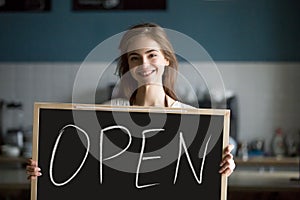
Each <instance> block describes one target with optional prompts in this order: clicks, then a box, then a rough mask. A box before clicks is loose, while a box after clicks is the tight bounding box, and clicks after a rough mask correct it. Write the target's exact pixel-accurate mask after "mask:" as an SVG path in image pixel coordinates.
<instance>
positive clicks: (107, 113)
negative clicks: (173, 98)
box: [31, 103, 230, 200]
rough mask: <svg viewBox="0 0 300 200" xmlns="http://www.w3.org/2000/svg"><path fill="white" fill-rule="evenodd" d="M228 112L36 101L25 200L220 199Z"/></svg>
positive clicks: (223, 194) (224, 186)
mask: <svg viewBox="0 0 300 200" xmlns="http://www.w3.org/2000/svg"><path fill="white" fill-rule="evenodd" d="M229 113H230V112H229V110H221V109H220V110H216V109H184V110H182V109H175V108H145V107H109V106H104V105H87V104H53V103H36V104H35V110H34V135H33V159H35V160H37V161H38V165H39V166H40V168H41V169H42V174H43V175H42V176H41V177H39V178H38V179H37V180H32V184H31V200H36V199H37V200H47V199H49V200H50V199H51V200H53V199H56V200H58V199H63V200H66V199H72V200H77V199H78V200H79V199H80V200H82V199H85V198H88V199H120V198H122V199H152V200H153V199H161V198H162V197H167V198H168V199H183V198H188V199H190V198H198V197H199V199H209V200H213V199H222V200H224V199H226V196H227V178H226V176H225V175H221V174H219V173H218V171H219V164H220V162H221V159H222V152H223V149H224V148H225V146H227V144H228V136H229V133H228V132H229Z"/></svg>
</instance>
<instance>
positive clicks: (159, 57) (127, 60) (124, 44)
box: [26, 23, 235, 179]
mask: <svg viewBox="0 0 300 200" xmlns="http://www.w3.org/2000/svg"><path fill="white" fill-rule="evenodd" d="M119 49H120V51H121V56H120V59H119V62H118V68H117V71H118V74H119V76H120V84H119V87H120V88H119V91H121V93H119V97H122V98H115V99H112V100H111V101H109V102H108V103H109V104H111V105H118V106H130V105H135V106H156V107H172V108H193V107H191V106H189V105H187V104H184V103H182V102H179V101H178V100H177V97H176V95H175V92H174V84H175V79H176V75H177V70H178V62H177V59H176V55H175V53H174V50H173V47H172V45H171V43H170V41H169V40H168V38H167V35H166V33H165V31H164V30H163V28H161V27H160V26H158V25H156V24H153V23H144V24H139V25H136V26H133V27H131V28H130V29H129V30H128V31H127V32H126V33H125V34H124V36H123V38H122V40H121V42H120V46H119ZM232 149H233V145H228V146H227V147H226V148H225V152H224V155H225V156H224V158H223V160H222V162H221V163H220V170H219V172H220V173H221V174H225V175H227V176H229V175H230V174H231V173H232V172H233V170H234V168H235V163H234V160H233V156H232V154H231V153H230V152H231V150H232ZM26 171H27V174H28V178H29V179H34V178H36V177H37V176H40V175H41V172H40V171H41V169H40V168H39V167H38V166H37V162H36V161H34V160H32V159H29V161H28V166H27V167H26Z"/></svg>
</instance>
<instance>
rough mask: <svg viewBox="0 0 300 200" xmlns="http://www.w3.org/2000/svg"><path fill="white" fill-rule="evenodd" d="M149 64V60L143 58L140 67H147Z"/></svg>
mask: <svg viewBox="0 0 300 200" xmlns="http://www.w3.org/2000/svg"><path fill="white" fill-rule="evenodd" d="M149 63H150V62H149V59H148V58H147V57H143V58H142V65H148V64H149Z"/></svg>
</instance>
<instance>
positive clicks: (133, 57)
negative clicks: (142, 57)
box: [129, 56, 138, 62]
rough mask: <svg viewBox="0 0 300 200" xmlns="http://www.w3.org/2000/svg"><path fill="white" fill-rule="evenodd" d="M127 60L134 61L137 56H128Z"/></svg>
mask: <svg viewBox="0 0 300 200" xmlns="http://www.w3.org/2000/svg"><path fill="white" fill-rule="evenodd" d="M129 60H130V61H132V62H134V61H137V60H138V58H137V57H135V56H132V57H130V58H129Z"/></svg>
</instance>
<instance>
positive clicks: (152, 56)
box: [149, 54, 157, 58]
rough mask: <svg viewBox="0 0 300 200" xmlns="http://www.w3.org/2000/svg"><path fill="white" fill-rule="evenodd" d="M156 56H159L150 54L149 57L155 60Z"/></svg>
mask: <svg viewBox="0 0 300 200" xmlns="http://www.w3.org/2000/svg"><path fill="white" fill-rule="evenodd" d="M156 56H157V55H156V54H150V55H149V57H150V58H154V57H156Z"/></svg>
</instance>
